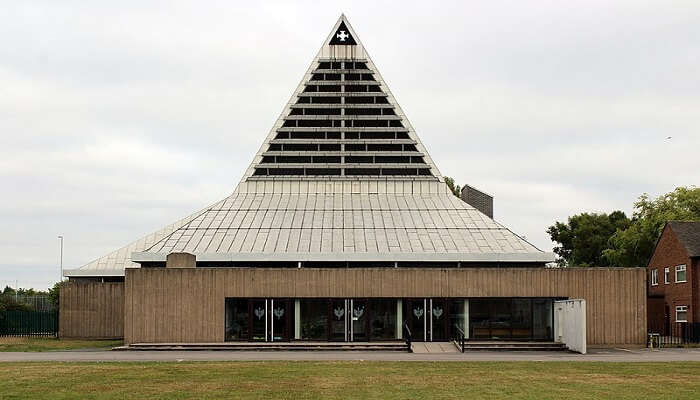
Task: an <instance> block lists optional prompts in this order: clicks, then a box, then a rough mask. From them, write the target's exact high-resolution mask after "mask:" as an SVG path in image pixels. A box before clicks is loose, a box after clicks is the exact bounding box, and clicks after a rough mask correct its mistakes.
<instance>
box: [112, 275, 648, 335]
mask: <svg viewBox="0 0 700 400" xmlns="http://www.w3.org/2000/svg"><path fill="white" fill-rule="evenodd" d="M125 289H126V290H125V321H124V324H125V325H124V327H125V330H124V336H125V341H126V342H127V343H136V342H223V340H224V308H225V303H224V302H225V300H224V299H225V298H226V297H274V298H303V297H318V298H329V297H334V298H367V297H388V298H391V297H393V298H409V297H414V298H416V297H418V298H420V297H442V298H444V297H453V298H474V297H561V298H577V299H585V300H586V302H587V322H588V324H587V332H586V334H587V339H588V344H589V345H617V344H638V345H643V344H644V343H645V341H646V288H645V269H644V268H585V269H584V268H572V269H544V268H499V269H494V268H450V269H439V268H339V269H328V268H313V269H312V268H301V269H296V268H290V269H279V268H190V269H166V268H142V269H127V270H126V287H125Z"/></svg>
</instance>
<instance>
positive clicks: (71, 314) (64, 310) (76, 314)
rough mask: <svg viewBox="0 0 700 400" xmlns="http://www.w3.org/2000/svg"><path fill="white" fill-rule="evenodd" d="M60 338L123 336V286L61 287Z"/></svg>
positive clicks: (121, 284)
mask: <svg viewBox="0 0 700 400" xmlns="http://www.w3.org/2000/svg"><path fill="white" fill-rule="evenodd" d="M58 335H59V337H61V338H94V339H117V338H122V337H124V283H121V282H119V283H98V282H91V283H74V282H66V283H65V284H64V285H63V286H62V287H61V301H60V310H59V322H58Z"/></svg>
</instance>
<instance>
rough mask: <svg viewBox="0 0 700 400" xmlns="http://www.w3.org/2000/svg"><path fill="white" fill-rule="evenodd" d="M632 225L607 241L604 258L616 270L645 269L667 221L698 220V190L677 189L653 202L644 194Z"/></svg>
mask: <svg viewBox="0 0 700 400" xmlns="http://www.w3.org/2000/svg"><path fill="white" fill-rule="evenodd" d="M634 210H635V211H634V214H633V216H632V224H631V225H630V226H629V227H628V228H627V229H620V230H618V231H617V232H616V233H615V234H614V235H613V236H612V237H611V238H610V240H609V241H608V248H607V249H606V250H605V251H604V252H603V255H604V258H605V259H606V260H607V261H608V263H609V264H610V265H611V266H615V267H646V265H647V263H648V262H649V259H650V258H651V254H652V252H653V251H654V246H655V245H656V241H657V240H658V238H659V236H661V231H662V230H663V228H664V225H665V224H666V222H667V221H673V220H680V221H700V188H697V187H695V186H690V187H678V188H676V189H675V190H674V191H673V192H670V193H666V194H664V195H662V196H659V197H657V198H656V199H654V200H651V199H650V198H649V195H648V194H646V193H644V194H643V195H641V196H640V197H639V200H638V201H637V202H636V203H634Z"/></svg>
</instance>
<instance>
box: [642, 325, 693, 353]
mask: <svg viewBox="0 0 700 400" xmlns="http://www.w3.org/2000/svg"><path fill="white" fill-rule="evenodd" d="M650 333H653V334H654V335H653V336H654V339H650V340H654V341H658V343H652V344H653V345H655V346H658V347H669V346H683V345H688V344H700V322H694V323H688V322H676V323H672V324H670V325H669V326H667V327H664V329H659V332H650ZM650 337H651V335H650ZM647 345H649V343H647Z"/></svg>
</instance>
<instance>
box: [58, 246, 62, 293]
mask: <svg viewBox="0 0 700 400" xmlns="http://www.w3.org/2000/svg"><path fill="white" fill-rule="evenodd" d="M58 239H59V240H60V241H61V277H60V278H59V279H58V281H59V282H63V236H61V235H58Z"/></svg>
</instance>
